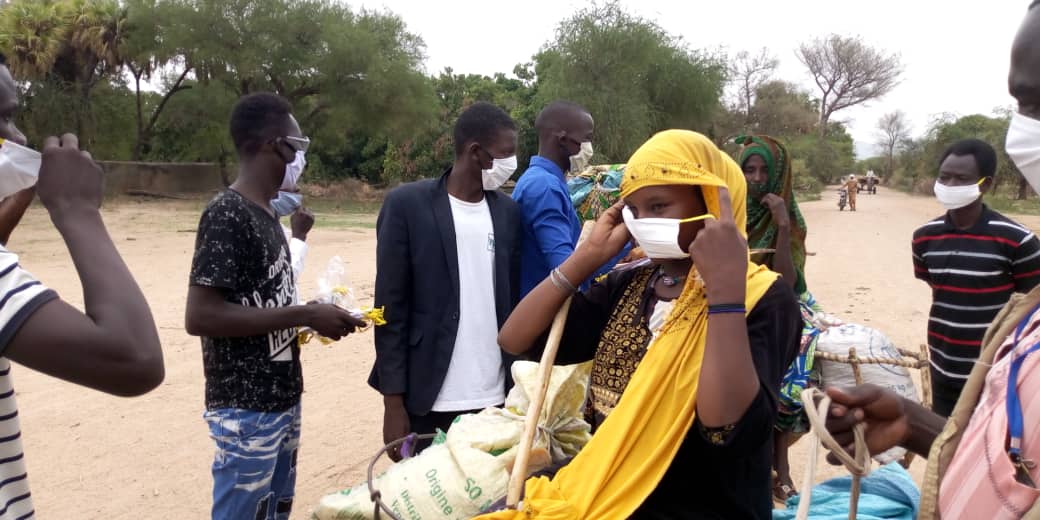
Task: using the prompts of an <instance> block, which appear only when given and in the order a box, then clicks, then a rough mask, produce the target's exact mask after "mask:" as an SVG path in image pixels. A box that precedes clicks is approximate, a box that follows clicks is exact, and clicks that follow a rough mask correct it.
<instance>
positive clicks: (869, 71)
mask: <svg viewBox="0 0 1040 520" xmlns="http://www.w3.org/2000/svg"><path fill="white" fill-rule="evenodd" d="M797 55H798V59H799V61H801V62H802V64H803V65H805V67H806V68H807V69H809V74H811V75H812V77H813V80H814V81H815V82H816V86H817V87H818V88H819V89H820V100H819V101H820V126H819V128H818V129H819V131H820V132H821V135H823V132H826V131H828V130H830V120H831V116H832V115H834V113H835V112H838V111H839V110H844V109H846V108H849V107H853V106H856V105H862V104H864V103H867V102H870V101H873V100H875V99H878V98H881V97H884V96H885V95H886V94H888V93H889V92H891V91H892V89H893V88H895V86H896V85H897V84H898V83H899V76H900V75H901V74H902V73H903V66H902V64H901V63H900V59H899V56H898V55H897V54H888V53H885V52H884V51H880V50H877V49H875V48H873V47H871V46H869V45H867V44H866V43H865V42H864V41H863V40H862V39H860V38H859V37H856V36H841V35H838V34H831V35H829V36H827V37H824V38H816V39H814V40H812V41H810V42H807V43H803V44H802V45H801V46H800V47H799V48H798V52H797Z"/></svg>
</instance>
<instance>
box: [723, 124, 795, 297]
mask: <svg viewBox="0 0 1040 520" xmlns="http://www.w3.org/2000/svg"><path fill="white" fill-rule="evenodd" d="M737 144H741V145H743V146H744V148H743V149H742V150H741V152H740V160H739V161H738V162H739V163H740V167H741V168H742V169H743V170H744V178H745V179H746V180H747V184H748V191H747V216H748V221H747V232H748V247H749V248H751V249H752V250H755V249H768V250H775V252H771V253H758V254H755V255H753V256H752V259H753V260H754V262H755V263H758V264H761V265H766V266H769V268H770V269H772V270H774V271H776V272H778V273H780V274H781V275H782V276H783V277H784V279H786V280H787V283H788V284H790V285H791V287H792V288H794V292H795V294H798V295H801V294H804V293H805V292H806V287H805V233H806V228H805V219H803V218H802V213H801V212H800V211H798V203H797V202H795V200H794V190H793V189H792V182H793V178H792V177H793V176H792V175H791V160H790V157H788V155H787V149H786V148H784V145H782V144H780V142H779V141H777V140H776V139H773V138H772V137H769V136H765V135H749V136H740V137H738V138H737Z"/></svg>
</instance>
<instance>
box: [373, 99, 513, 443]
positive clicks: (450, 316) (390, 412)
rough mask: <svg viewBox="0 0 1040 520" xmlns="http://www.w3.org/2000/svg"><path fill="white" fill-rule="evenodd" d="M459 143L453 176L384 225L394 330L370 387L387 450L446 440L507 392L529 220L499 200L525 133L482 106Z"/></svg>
mask: <svg viewBox="0 0 1040 520" xmlns="http://www.w3.org/2000/svg"><path fill="white" fill-rule="evenodd" d="M454 141H455V162H454V164H453V166H452V167H451V168H449V169H448V170H447V171H446V172H445V173H444V174H443V175H442V176H441V177H440V178H439V179H428V180H423V181H418V182H413V183H410V184H405V185H403V186H400V187H398V188H396V189H394V190H393V191H391V192H390V193H389V194H388V195H387V197H386V200H385V201H384V202H383V207H382V209H381V210H380V212H379V219H378V221H377V222H376V234H377V246H376V287H375V305H376V306H377V307H385V309H386V320H387V325H385V326H382V327H377V328H376V329H375V346H376V362H375V366H374V367H373V369H372V375H371V377H370V378H369V384H370V385H371V386H372V387H373V388H375V389H376V390H378V391H379V392H380V393H381V394H383V396H384V397H383V400H384V408H385V412H384V416H383V439H384V441H386V442H387V443H389V442H391V441H393V440H396V439H399V438H401V437H404V436H406V435H408V434H409V433H410V432H415V433H419V434H426V433H434V432H435V431H436V430H438V429H440V430H443V431H447V429H448V426H449V425H450V424H451V423H452V421H454V419H455V418H456V417H458V416H459V415H460V414H463V413H467V412H473V411H476V410H480V409H483V408H485V407H488V406H497V405H501V404H502V403H503V402H504V400H505V394H506V391H507V389H508V381H509V377H508V368H509V363H510V362H511V360H512V358H510V357H508V355H506V354H503V352H502V350H501V349H500V348H499V346H498V329H499V327H500V326H501V325H502V323H504V322H505V319H506V317H508V315H509V312H510V311H511V310H512V308H513V306H514V305H515V304H516V302H517V299H518V294H519V255H520V246H519V234H520V216H519V210H518V208H517V205H516V203H515V202H513V201H512V199H510V198H509V197H508V196H507V195H505V194H503V193H501V192H499V191H498V188H499V186H501V185H502V183H504V182H505V181H506V180H507V179H509V177H510V176H511V175H512V174H513V171H514V170H515V169H516V144H517V134H516V124H515V123H514V122H513V120H512V119H510V117H509V115H508V114H506V113H505V112H504V111H503V110H502V109H500V108H498V107H496V106H494V105H490V104H488V103H476V104H474V105H472V106H471V107H470V108H468V109H467V110H466V111H465V112H463V113H462V115H461V116H459V119H458V121H457V122H456V124H455V129H454ZM394 456H395V457H396V456H397V454H394Z"/></svg>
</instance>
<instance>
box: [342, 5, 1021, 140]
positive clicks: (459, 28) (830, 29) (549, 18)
mask: <svg viewBox="0 0 1040 520" xmlns="http://www.w3.org/2000/svg"><path fill="white" fill-rule="evenodd" d="M1028 3H1029V2H1028V0H988V1H978V0H972V1H969V0H946V1H940V0H874V1H871V2H862V1H859V2H847V1H834V0H830V1H822V0H789V1H786V2H778V1H776V0H742V1H723V0H713V1H704V0H693V1H676V0H671V1H665V0H641V1H634V0H622V4H624V5H625V6H626V9H628V10H629V11H630V12H634V13H636V14H639V15H642V16H644V17H647V18H651V19H653V20H655V21H656V22H657V23H658V24H660V25H661V26H662V27H664V28H665V29H666V30H667V31H669V32H670V33H672V34H674V35H679V36H682V37H683V38H684V39H685V40H686V41H687V42H688V43H689V44H690V45H691V46H692V47H694V48H723V49H725V50H726V51H727V52H729V53H736V52H737V51H740V50H744V49H747V50H752V51H754V50H756V49H759V48H761V47H763V46H764V47H768V48H769V49H770V50H771V51H772V52H773V53H774V54H775V55H776V56H777V57H778V58H779V59H780V69H779V71H778V74H777V76H778V77H779V78H780V79H785V80H788V81H793V82H796V83H799V84H801V85H803V86H805V87H807V88H813V89H814V90H815V86H814V84H813V83H812V80H811V78H810V77H809V75H808V73H807V72H806V71H805V69H804V67H803V66H802V65H801V63H799V62H798V60H797V58H796V57H795V54H794V50H795V48H796V47H797V46H798V44H799V43H800V42H802V41H804V40H807V39H810V38H812V37H814V36H822V35H825V34H828V33H838V34H844V35H853V34H856V35H860V36H862V37H863V38H864V39H865V40H866V41H867V42H868V43H870V44H872V45H874V46H876V47H879V48H883V49H886V50H890V51H896V52H898V53H899V54H900V55H901V56H902V60H903V63H904V65H905V68H906V71H905V72H904V74H903V79H902V83H901V84H900V85H899V86H898V87H896V89H895V91H893V92H892V93H891V94H889V95H888V96H886V97H885V98H883V99H882V100H881V101H878V102H874V103H872V104H870V105H869V106H867V107H865V108H853V109H848V110H846V111H842V112H839V113H838V114H837V115H836V117H837V118H838V119H840V120H843V121H845V122H846V123H848V124H849V127H850V131H851V133H852V135H853V137H854V138H855V139H856V145H857V152H858V154H859V155H860V156H861V157H860V158H863V157H862V156H864V155H866V154H869V153H871V152H872V148H873V143H874V141H875V140H876V138H875V133H876V131H875V127H876V124H877V120H878V118H879V117H880V116H881V115H882V114H884V113H886V112H889V111H892V110H897V109H899V110H903V111H905V112H906V113H907V114H908V115H909V116H910V119H911V121H912V123H913V129H914V133H915V135H916V134H918V133H921V132H923V131H924V130H925V128H926V127H927V125H928V123H929V121H930V120H931V119H932V118H933V117H934V116H936V115H938V114H942V113H944V112H950V113H954V114H958V115H967V114H974V113H983V114H990V113H991V112H992V111H993V109H994V108H996V107H998V106H1010V105H1011V104H1012V102H1013V100H1012V99H1011V97H1010V96H1009V95H1008V93H1007V66H1008V56H1009V51H1010V48H1011V41H1012V39H1013V38H1014V34H1015V31H1016V29H1017V28H1018V24H1019V22H1020V21H1021V19H1022V17H1023V15H1024V14H1025V10H1026V6H1027V5H1028ZM351 5H352V6H355V7H356V6H358V5H359V4H358V3H356V2H351ZM360 5H361V6H363V7H366V8H376V9H382V8H385V9H389V10H390V11H393V12H395V13H398V14H400V15H401V16H402V17H403V18H404V20H405V21H406V22H407V24H408V28H409V30H410V31H412V32H414V33H417V34H419V35H421V36H422V38H423V40H425V42H426V46H427V49H426V51H427V56H428V58H427V61H426V69H427V71H428V72H430V73H436V72H439V71H440V70H441V69H443V68H444V67H449V66H450V67H451V68H453V69H454V70H455V72H456V73H475V74H488V75H490V74H493V73H495V72H505V73H511V72H512V70H513V66H514V65H516V64H517V63H521V62H526V61H530V60H531V56H532V55H534V54H535V53H536V52H537V51H538V49H539V48H540V47H541V46H542V45H544V44H545V43H546V42H548V41H549V40H551V39H552V38H553V35H554V32H555V30H556V26H557V24H558V23H559V22H560V21H562V20H564V19H566V18H568V17H569V16H570V15H571V14H573V13H574V12H575V11H577V10H578V9H580V8H582V7H584V6H586V5H589V2H587V1H577V0H521V1H510V2H490V1H486V0H485V1H480V0H448V1H441V2H437V1H432V0H365V1H363V2H361V3H360ZM604 74H609V71H604ZM593 116H595V114H593Z"/></svg>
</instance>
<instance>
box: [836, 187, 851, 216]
mask: <svg viewBox="0 0 1040 520" xmlns="http://www.w3.org/2000/svg"><path fill="white" fill-rule="evenodd" d="M848 203H849V191H848V190H847V189H845V188H840V189H839V190H838V211H845V205H846V204H848Z"/></svg>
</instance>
